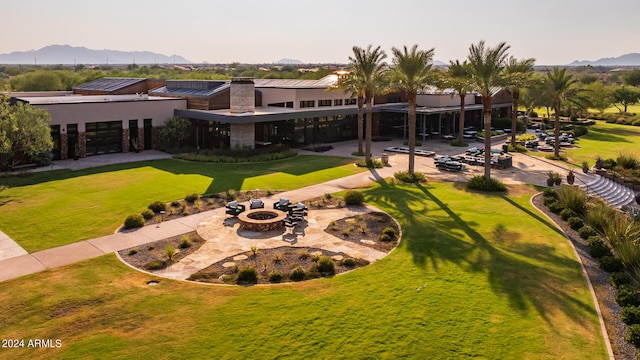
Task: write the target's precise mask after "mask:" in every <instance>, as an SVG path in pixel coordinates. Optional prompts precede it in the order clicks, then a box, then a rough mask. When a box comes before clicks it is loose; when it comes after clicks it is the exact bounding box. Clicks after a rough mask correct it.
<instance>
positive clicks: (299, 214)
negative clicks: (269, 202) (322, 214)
mask: <svg viewBox="0 0 640 360" xmlns="http://www.w3.org/2000/svg"><path fill="white" fill-rule="evenodd" d="M264 207H265V204H264V201H262V199H251V200H249V210H256V209H264ZM226 209H227V210H226V214H227V215H231V216H233V217H237V216H238V215H240V214H242V213H243V212H245V211H246V205H245V204H240V203H238V201H231V202H230V203H228V204H227V205H226ZM273 209H274V210H278V211H281V212H284V213H286V217H285V218H284V219H283V220H282V224H283V225H284V227H286V228H293V227H295V226H297V224H298V223H299V222H301V221H305V220H306V218H307V217H308V213H309V209H308V207H307V206H306V205H305V204H303V203H301V202H298V203H297V204H295V203H293V202H292V201H291V200H289V199H285V198H280V199H279V200H278V201H276V202H274V203H273Z"/></svg>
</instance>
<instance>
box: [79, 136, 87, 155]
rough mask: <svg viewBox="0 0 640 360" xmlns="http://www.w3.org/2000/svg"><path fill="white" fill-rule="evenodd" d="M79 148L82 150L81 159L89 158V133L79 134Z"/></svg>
mask: <svg viewBox="0 0 640 360" xmlns="http://www.w3.org/2000/svg"><path fill="white" fill-rule="evenodd" d="M78 147H79V148H80V157H87V133H85V132H84V131H83V132H78Z"/></svg>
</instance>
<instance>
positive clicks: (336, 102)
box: [333, 99, 342, 106]
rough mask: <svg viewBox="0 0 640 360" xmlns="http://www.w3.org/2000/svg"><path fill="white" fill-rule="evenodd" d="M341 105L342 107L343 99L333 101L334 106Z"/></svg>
mask: <svg viewBox="0 0 640 360" xmlns="http://www.w3.org/2000/svg"><path fill="white" fill-rule="evenodd" d="M341 105H342V99H334V100H333V106H341Z"/></svg>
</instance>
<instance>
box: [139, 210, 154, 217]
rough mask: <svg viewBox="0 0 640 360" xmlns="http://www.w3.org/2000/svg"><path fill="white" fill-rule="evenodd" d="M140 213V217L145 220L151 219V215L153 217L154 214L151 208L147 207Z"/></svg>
mask: <svg viewBox="0 0 640 360" xmlns="http://www.w3.org/2000/svg"><path fill="white" fill-rule="evenodd" d="M140 215H142V218H143V219H145V220H149V219H151V218H152V217H154V216H155V214H154V213H153V211H151V210H149V209H147V210H145V211H143V212H141V213H140Z"/></svg>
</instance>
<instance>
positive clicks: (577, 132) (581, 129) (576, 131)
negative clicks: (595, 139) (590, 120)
mask: <svg viewBox="0 0 640 360" xmlns="http://www.w3.org/2000/svg"><path fill="white" fill-rule="evenodd" d="M588 133H589V128H587V127H586V126H576V127H574V128H573V136H574V137H580V136H582V135H587V134H588Z"/></svg>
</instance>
